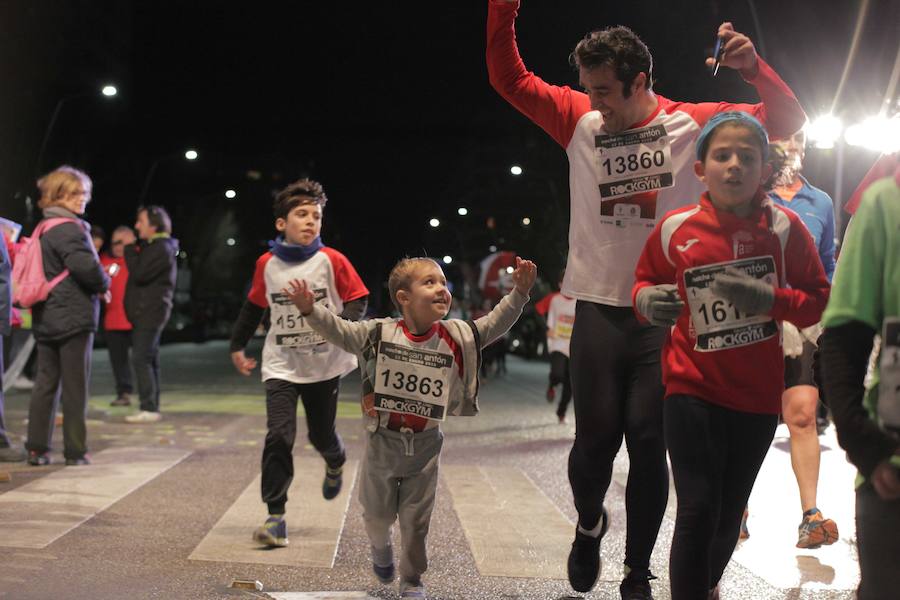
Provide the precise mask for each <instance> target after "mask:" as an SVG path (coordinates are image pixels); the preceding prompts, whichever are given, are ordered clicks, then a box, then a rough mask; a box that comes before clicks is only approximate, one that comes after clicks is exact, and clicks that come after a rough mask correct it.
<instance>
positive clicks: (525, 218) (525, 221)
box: [522, 217, 531, 226]
mask: <svg viewBox="0 0 900 600" xmlns="http://www.w3.org/2000/svg"><path fill="white" fill-rule="evenodd" d="M522 225H525V226H528V225H531V219H530V218H528V217H524V218H523V219H522Z"/></svg>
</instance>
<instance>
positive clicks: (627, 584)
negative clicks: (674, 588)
mask: <svg viewBox="0 0 900 600" xmlns="http://www.w3.org/2000/svg"><path fill="white" fill-rule="evenodd" d="M651 579H656V577H654V576H653V575H652V574H651V573H650V571H649V570H647V569H644V570H638V569H634V570H632V571H631V572H630V573H628V575H626V576H625V579H623V580H622V583H621V584H620V585H619V593H620V594H621V595H622V600H653V591H652V590H651V589H650V580H651Z"/></svg>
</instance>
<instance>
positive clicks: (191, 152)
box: [184, 150, 200, 160]
mask: <svg viewBox="0 0 900 600" xmlns="http://www.w3.org/2000/svg"><path fill="white" fill-rule="evenodd" d="M198 156H200V155H199V154H197V151H196V150H188V151H187V152H185V153H184V157H185V158H186V159H188V160H197V157H198Z"/></svg>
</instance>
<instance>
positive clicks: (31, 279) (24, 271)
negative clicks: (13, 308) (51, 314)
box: [12, 217, 77, 308]
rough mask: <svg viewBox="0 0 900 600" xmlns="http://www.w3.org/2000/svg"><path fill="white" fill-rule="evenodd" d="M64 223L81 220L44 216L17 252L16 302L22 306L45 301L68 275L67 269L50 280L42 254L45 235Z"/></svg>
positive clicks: (14, 263)
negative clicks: (42, 242) (46, 217)
mask: <svg viewBox="0 0 900 600" xmlns="http://www.w3.org/2000/svg"><path fill="white" fill-rule="evenodd" d="M63 223H77V221H76V220H75V219H67V218H65V217H55V218H52V219H44V220H43V221H41V222H40V223H38V226H37V227H35V229H34V233H32V234H31V237H30V238H27V239H25V240H24V242H23V243H22V244H21V245H20V246H19V248H18V251H17V252H16V258H15V260H14V261H13V272H12V282H13V286H12V288H13V304H16V305H17V306H20V307H22V308H30V307H32V306H34V305H35V304H37V303H38V302H43V301H44V300H46V299H47V297H48V296H50V292H51V291H52V290H53V288H55V287H56V286H57V284H58V283H59V282H60V281H62V280H63V279H65V278H66V276H67V275H68V274H69V270H68V269H66V270H64V271H63V272H62V273H60V274H59V275H57V276H56V277H54V278H53V279H52V280H50V281H47V276H46V275H44V257H43V255H42V254H41V235H43V234H44V233H45V232H46V231H49V230H50V229H53V228H54V227H56V226H57V225H61V224H63Z"/></svg>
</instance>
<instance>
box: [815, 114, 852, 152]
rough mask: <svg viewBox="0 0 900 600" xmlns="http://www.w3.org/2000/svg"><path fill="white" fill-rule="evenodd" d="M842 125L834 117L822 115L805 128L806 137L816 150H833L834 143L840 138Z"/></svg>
mask: <svg viewBox="0 0 900 600" xmlns="http://www.w3.org/2000/svg"><path fill="white" fill-rule="evenodd" d="M843 129H844V124H843V123H842V122H841V120H840V119H839V118H837V117H836V116H834V115H823V116H821V117H819V118H817V119H814V120H813V121H812V122H811V123H810V124H809V125H807V126H806V137H808V138H809V141H810V143H811V144H812V145H813V146H815V147H816V148H822V149H823V150H824V149H828V148H834V143H835V142H836V141H837V140H838V138H839V137H841V131H843Z"/></svg>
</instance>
